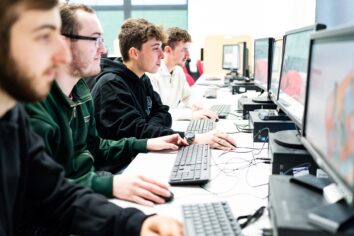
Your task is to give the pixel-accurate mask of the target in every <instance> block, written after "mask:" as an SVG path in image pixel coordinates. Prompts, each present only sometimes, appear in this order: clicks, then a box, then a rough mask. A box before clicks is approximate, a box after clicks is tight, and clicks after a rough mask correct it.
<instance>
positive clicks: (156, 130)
mask: <svg viewBox="0 0 354 236" xmlns="http://www.w3.org/2000/svg"><path fill="white" fill-rule="evenodd" d="M101 69H102V72H101V74H100V75H98V76H97V78H96V84H95V86H94V87H93V89H92V96H93V99H94V103H95V119H96V126H97V130H98V132H99V134H100V135H101V137H103V138H107V139H115V140H117V139H121V138H125V137H136V138H153V137H159V136H163V135H168V134H173V133H177V132H176V131H173V130H172V129H171V125H172V117H171V114H170V113H169V112H168V109H169V107H168V106H165V105H163V104H162V102H161V98H160V96H159V95H158V94H157V93H156V92H155V91H154V90H153V88H152V85H151V83H150V79H149V78H148V77H147V76H146V75H143V77H142V78H139V77H138V76H137V75H136V74H134V73H133V72H132V71H131V70H129V69H128V68H127V67H126V66H125V65H124V64H123V63H122V62H121V61H120V59H118V58H102V59H101ZM181 135H183V134H182V133H181Z"/></svg>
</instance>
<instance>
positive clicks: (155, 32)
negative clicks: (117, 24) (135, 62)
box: [118, 19, 166, 61]
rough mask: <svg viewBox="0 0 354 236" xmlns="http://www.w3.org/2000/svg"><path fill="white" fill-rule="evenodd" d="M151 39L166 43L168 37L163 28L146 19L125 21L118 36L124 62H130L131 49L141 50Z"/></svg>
mask: <svg viewBox="0 0 354 236" xmlns="http://www.w3.org/2000/svg"><path fill="white" fill-rule="evenodd" d="M151 38H156V40H159V41H162V42H164V41H165V38H166V36H165V34H164V31H163V28H162V27H161V26H158V25H155V24H153V23H151V22H149V21H147V20H145V19H128V20H126V21H124V22H123V24H122V26H121V28H120V32H119V35H118V39H119V47H120V53H121V54H122V57H123V61H129V49H130V48H132V47H134V48H136V49H138V50H141V48H142V45H143V44H144V43H146V42H147V41H148V40H149V39H151Z"/></svg>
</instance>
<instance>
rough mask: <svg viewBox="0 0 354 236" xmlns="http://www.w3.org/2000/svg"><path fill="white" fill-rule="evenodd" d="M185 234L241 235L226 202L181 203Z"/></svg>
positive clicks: (196, 235) (190, 235)
mask: <svg viewBox="0 0 354 236" xmlns="http://www.w3.org/2000/svg"><path fill="white" fill-rule="evenodd" d="M182 213H183V219H184V227H185V235H187V236H199V235H200V236H202V235H203V236H204V235H213V236H219V235H220V236H224V235H230V236H231V235H242V232H241V227H240V225H239V223H238V222H237V221H236V219H235V217H234V216H233V214H232V212H231V209H230V206H229V204H228V203H227V202H212V203H199V204H189V205H182Z"/></svg>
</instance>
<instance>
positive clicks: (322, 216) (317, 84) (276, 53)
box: [171, 24, 354, 235]
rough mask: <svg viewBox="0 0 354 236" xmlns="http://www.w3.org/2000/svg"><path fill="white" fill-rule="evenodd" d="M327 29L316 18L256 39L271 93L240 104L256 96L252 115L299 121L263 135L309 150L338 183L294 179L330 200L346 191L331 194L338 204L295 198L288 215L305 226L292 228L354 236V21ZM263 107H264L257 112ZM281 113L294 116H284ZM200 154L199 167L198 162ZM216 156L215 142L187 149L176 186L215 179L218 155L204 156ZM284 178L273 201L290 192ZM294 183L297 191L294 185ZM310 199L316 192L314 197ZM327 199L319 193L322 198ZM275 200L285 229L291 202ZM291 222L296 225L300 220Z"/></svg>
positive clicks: (260, 76)
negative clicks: (279, 34) (285, 211)
mask: <svg viewBox="0 0 354 236" xmlns="http://www.w3.org/2000/svg"><path fill="white" fill-rule="evenodd" d="M324 29H325V26H324V25H321V24H316V25H314V26H310V27H306V28H301V29H298V30H293V31H289V32H287V33H286V34H285V35H284V37H283V38H282V39H277V40H275V39H273V38H265V39H257V40H255V45H254V50H255V53H254V57H255V60H254V65H255V66H254V83H255V85H256V86H258V87H259V88H261V89H262V90H264V91H265V93H266V95H265V96H259V97H256V98H254V99H246V100H244V101H242V99H241V107H239V108H244V107H246V106H245V104H246V103H247V102H250V103H252V104H256V105H254V106H253V108H250V109H249V111H248V112H249V115H252V114H253V115H254V116H257V117H258V118H260V120H263V121H264V120H267V121H269V122H274V121H277V122H278V123H279V124H281V123H284V122H291V123H292V126H293V127H294V128H293V130H292V131H289V130H284V131H280V132H276V133H273V132H274V131H276V129H274V130H270V129H269V128H268V129H267V125H269V123H268V124H267V123H266V122H265V124H264V127H265V128H263V129H266V130H267V133H266V134H265V135H266V136H265V137H266V139H264V137H263V138H260V139H259V140H258V141H270V139H271V140H273V141H274V142H275V143H276V144H278V145H282V146H283V147H284V148H285V149H286V148H289V150H290V152H295V151H293V150H294V149H299V148H300V149H303V150H305V151H306V152H308V153H309V155H310V156H311V158H313V160H314V161H315V162H316V164H318V166H319V167H321V168H322V169H323V170H324V171H325V172H326V173H327V174H328V176H329V180H330V181H324V182H323V181H318V179H316V178H315V177H313V178H312V177H307V176H306V177H305V178H303V177H299V178H294V179H292V182H295V183H300V184H301V185H303V186H307V187H310V188H311V189H315V190H317V191H318V192H320V193H323V194H324V198H325V199H331V196H333V195H335V196H339V197H337V198H336V199H335V200H331V201H332V202H331V203H333V204H327V202H326V201H318V200H317V201H315V202H316V204H315V203H311V204H310V202H307V203H306V201H304V200H303V199H296V198H294V199H291V201H292V202H297V203H299V202H300V201H301V204H302V205H299V204H298V205H296V204H294V206H296V207H294V211H296V215H298V217H297V218H296V217H288V219H291V220H293V221H296V220H299V218H301V220H300V222H297V223H298V225H297V226H298V227H299V228H302V231H301V230H300V229H299V228H298V229H297V230H298V231H296V230H295V231H291V232H292V233H295V234H296V233H299V232H301V234H302V235H306V234H305V233H309V235H311V234H313V233H314V232H316V234H317V235H321V232H322V231H316V227H319V228H321V230H325V231H326V232H327V233H328V232H330V233H341V234H342V235H350V234H352V233H353V231H352V230H353V225H354V224H353V218H354V26H348V27H343V28H339V29H332V30H324ZM316 31H318V32H316ZM237 48H238V49H232V50H235V52H238V53H239V52H240V47H237ZM236 54H237V53H236ZM243 54H244V55H245V53H243ZM234 58H237V60H238V61H236V62H235V65H233V66H231V67H235V68H236V67H239V66H240V63H239V61H240V57H239V54H238V56H235V57H234ZM228 59H229V58H228ZM235 60H236V59H235ZM249 100H251V101H249ZM269 103H270V104H273V106H270V107H273V108H275V110H271V111H270V110H267V111H264V110H263V109H262V108H263V107H267V106H266V105H265V104H269ZM239 105H240V103H239ZM249 107H252V106H249ZM259 108H261V109H260V110H258V111H255V110H257V109H259ZM257 113H258V114H257ZM259 113H261V115H259ZM266 113H267V114H266ZM255 114H257V115H255ZM279 116H282V117H286V118H284V120H283V119H280V118H279ZM249 117H250V116H249ZM207 122H211V123H208V124H207V126H208V127H211V128H212V127H213V126H214V125H215V124H214V123H212V121H207ZM254 132H256V131H255V130H254ZM258 132H259V130H258ZM254 135H255V136H256V135H258V133H254ZM192 146H194V145H192ZM269 146H271V144H270V143H269ZM289 155H290V154H289ZM193 156H195V159H196V162H195V163H197V164H196V165H194V164H192V162H193V160H192V159H193V158H194V157H193ZM200 156H202V157H200ZM192 157H193V158H192ZM209 158H210V150H209V147H208V146H205V145H201V146H198V145H195V147H188V148H185V149H182V150H181V151H180V152H179V153H178V158H176V163H175V164H176V165H175V166H174V169H173V170H172V174H171V184H183V182H185V183H186V184H193V183H197V184H201V183H205V182H207V181H208V178H209V175H208V174H204V175H203V174H202V173H209V171H210V170H209V167H208V165H210V161H209V160H207V161H204V159H209ZM273 162H274V160H273ZM180 163H183V167H182V168H181V169H182V171H183V172H184V173H185V174H182V175H180V177H181V178H180V179H179V181H175V180H173V179H172V176H173V172H175V174H176V173H177V172H179V171H178V169H179V168H180V165H179V164H180ZM192 169H193V172H196V173H197V176H203V178H199V179H198V178H197V179H195V178H194V177H192V175H191V174H189V172H192ZM177 175H178V173H177ZM184 177H185V181H184V180H183V178H184ZM277 181H278V180H275V179H272V178H271V180H270V192H271V194H272V195H276V196H273V199H277V200H278V201H282V199H281V198H279V197H277V196H280V195H281V196H282V194H284V193H285V192H284V191H282V188H283V187H284V186H283V185H278V184H277V183H278V182H279V181H278V182H277ZM324 183H325V184H324ZM286 184H287V185H286V186H287V188H289V189H290V187H289V186H291V185H289V183H286ZM296 191H297V192H298V191H299V189H296ZM289 193H291V191H290V190H289V191H287V194H289ZM316 194H317V193H316ZM293 195H294V196H295V195H296V194H295V193H294V194H293ZM304 196H305V195H304ZM309 196H310V195H309ZM310 197H312V198H313V196H312V195H311V196H310ZM310 197H309V198H310ZM270 198H272V196H270ZM322 198H323V197H318V196H317V195H316V199H322ZM283 200H284V201H285V199H283ZM287 200H289V199H287ZM270 202H271V200H270ZM304 202H305V203H304ZM279 204H280V205H279ZM270 205H272V207H273V208H274V209H273V211H271V212H273V214H271V218H277V220H275V222H276V223H274V226H275V227H279V228H281V227H282V226H281V225H280V224H281V222H282V220H284V219H282V220H281V218H280V216H279V215H278V216H276V215H275V214H282V213H281V212H283V208H282V207H284V206H281V202H277V201H275V202H271V203H270ZM314 206H316V207H314ZM279 209H282V210H280V211H279ZM289 209H291V207H289ZM279 212H280V213H279ZM290 213H292V212H290ZM304 216H305V217H304ZM272 220H274V219H272ZM304 222H305V223H304ZM233 223H234V222H233V221H232V224H233ZM284 224H288V225H292V226H294V225H296V224H294V222H285V223H284ZM312 226H315V228H313V227H312ZM189 227H190V228H193V227H192V226H189ZM289 227H290V226H289ZM289 227H288V228H289ZM303 228H306V229H307V231H306V230H303ZM237 232H239V231H237ZM280 232H283V233H284V234H287V233H289V232H290V231H289V230H285V231H278V234H279V235H281V234H282V233H280ZM324 235H326V233H325V234H324Z"/></svg>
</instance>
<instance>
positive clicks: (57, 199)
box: [0, 105, 146, 236]
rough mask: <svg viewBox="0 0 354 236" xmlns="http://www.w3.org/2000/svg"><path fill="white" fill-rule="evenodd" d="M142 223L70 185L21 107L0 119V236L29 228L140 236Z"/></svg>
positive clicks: (136, 216)
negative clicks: (46, 151)
mask: <svg viewBox="0 0 354 236" xmlns="http://www.w3.org/2000/svg"><path fill="white" fill-rule="evenodd" d="M145 218H146V216H145V215H144V214H143V213H141V212H140V211H138V210H137V209H133V208H130V209H122V208H120V207H118V206H116V205H114V204H112V203H110V202H108V201H107V200H106V199H105V198H104V197H103V196H101V195H99V194H94V193H93V192H92V191H91V190H89V189H87V188H83V187H80V186H78V185H73V184H70V183H68V182H67V181H66V180H65V178H64V171H63V169H62V168H61V167H60V166H59V165H58V164H56V162H54V161H53V160H52V158H50V157H48V156H47V155H46V153H45V151H44V146H43V142H42V140H41V139H40V138H39V136H37V135H36V134H35V133H34V132H32V131H31V130H30V126H29V121H28V117H27V115H26V114H25V111H24V110H23V108H22V107H21V106H20V105H16V106H15V107H14V108H13V109H11V110H10V111H8V112H7V113H6V114H5V115H4V116H3V117H0V235H6V236H12V235H23V234H24V231H23V230H20V228H21V229H26V228H33V227H38V228H41V227H45V228H53V229H55V231H60V232H62V233H63V234H64V235H66V234H69V233H70V234H80V235H95V236H96V235H122V234H124V235H129V236H130V235H139V232H140V228H141V224H142V222H143V221H144V219H145ZM47 235H48V234H47Z"/></svg>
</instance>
